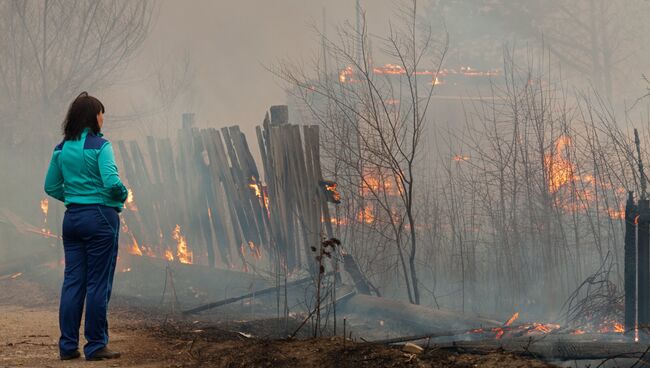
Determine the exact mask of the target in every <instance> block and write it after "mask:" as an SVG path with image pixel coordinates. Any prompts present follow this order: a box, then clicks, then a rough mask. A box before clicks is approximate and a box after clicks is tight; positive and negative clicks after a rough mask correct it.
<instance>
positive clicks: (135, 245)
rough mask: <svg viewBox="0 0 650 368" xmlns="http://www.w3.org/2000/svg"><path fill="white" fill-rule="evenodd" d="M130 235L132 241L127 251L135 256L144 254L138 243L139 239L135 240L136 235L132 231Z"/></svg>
mask: <svg viewBox="0 0 650 368" xmlns="http://www.w3.org/2000/svg"><path fill="white" fill-rule="evenodd" d="M129 235H131V240H132V243H131V245H130V246H129V249H127V252H129V254H133V255H134V256H141V255H142V250H140V246H139V245H138V241H137V240H135V237H134V236H133V235H132V234H131V233H129Z"/></svg>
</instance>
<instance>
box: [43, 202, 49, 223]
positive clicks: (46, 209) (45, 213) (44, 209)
mask: <svg viewBox="0 0 650 368" xmlns="http://www.w3.org/2000/svg"><path fill="white" fill-rule="evenodd" d="M49 203H50V202H49V201H48V199H47V198H43V199H41V212H43V215H44V216H45V222H47V212H48V210H49V208H50V204H49Z"/></svg>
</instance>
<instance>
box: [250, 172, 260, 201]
mask: <svg viewBox="0 0 650 368" xmlns="http://www.w3.org/2000/svg"><path fill="white" fill-rule="evenodd" d="M251 180H252V182H251V183H250V184H248V187H249V188H251V189H253V190H254V191H255V196H256V197H257V198H262V188H261V187H260V185H259V184H258V183H257V181H256V180H255V178H254V177H251Z"/></svg>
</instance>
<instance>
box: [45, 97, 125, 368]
mask: <svg viewBox="0 0 650 368" xmlns="http://www.w3.org/2000/svg"><path fill="white" fill-rule="evenodd" d="M103 124H104V105H102V103H101V102H100V101H99V100H98V99H96V98H95V97H92V96H89V95H88V93H87V92H82V93H81V94H80V95H79V96H78V97H77V98H76V99H75V100H74V101H73V102H72V104H71V105H70V108H69V109H68V113H67V115H66V117H65V120H64V121H63V136H64V138H63V141H62V142H61V143H60V144H59V145H57V146H56V147H55V148H54V153H53V154H52V160H51V162H50V167H49V169H48V171H47V176H46V178H45V192H46V193H47V194H49V195H50V196H52V197H54V198H56V199H58V200H59V201H62V202H64V203H65V206H66V208H67V209H66V211H65V216H64V218H63V247H64V250H65V278H64V281H63V288H62V290H61V304H60V307H59V327H60V329H61V338H60V339H59V354H60V358H61V360H68V359H75V358H78V357H79V356H80V353H79V350H78V349H79V325H80V323H81V315H82V312H83V307H84V300H85V302H86V320H85V323H84V332H85V334H84V335H85V337H86V341H87V343H86V345H85V346H84V356H85V357H86V359H87V360H102V359H114V358H119V356H120V353H118V352H115V351H111V350H109V349H108V347H107V344H108V321H107V319H106V313H107V309H108V301H109V299H110V297H111V287H112V284H113V275H114V274H115V262H116V260H117V243H118V235H119V228H120V219H119V212H120V211H121V210H122V207H123V204H124V201H125V200H126V198H127V195H128V191H127V189H126V188H125V187H124V185H123V184H122V182H121V180H120V177H119V175H118V172H117V166H116V165H115V158H114V155H113V148H112V146H111V143H110V142H109V141H107V140H106V139H104V138H102V134H101V129H102V125H103Z"/></svg>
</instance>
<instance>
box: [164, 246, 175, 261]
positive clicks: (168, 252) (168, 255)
mask: <svg viewBox="0 0 650 368" xmlns="http://www.w3.org/2000/svg"><path fill="white" fill-rule="evenodd" d="M165 259H167V260H168V261H170V262H171V261H173V260H174V253H172V251H171V250H169V249H165Z"/></svg>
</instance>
